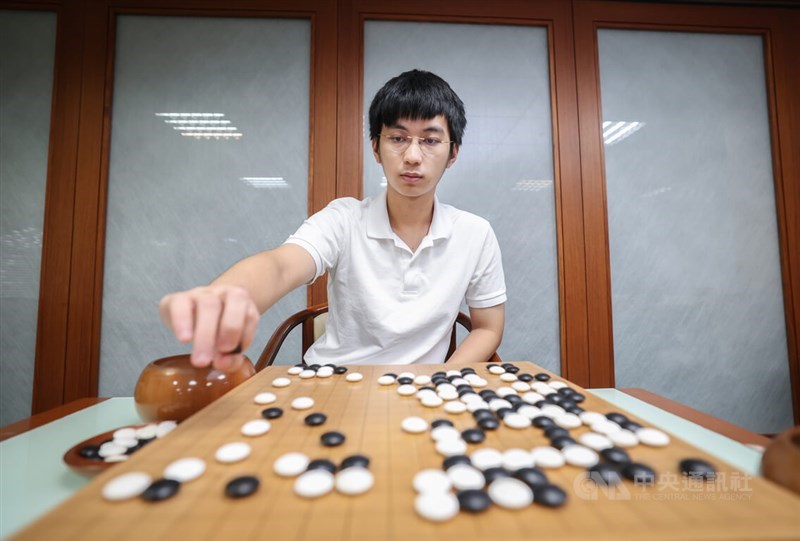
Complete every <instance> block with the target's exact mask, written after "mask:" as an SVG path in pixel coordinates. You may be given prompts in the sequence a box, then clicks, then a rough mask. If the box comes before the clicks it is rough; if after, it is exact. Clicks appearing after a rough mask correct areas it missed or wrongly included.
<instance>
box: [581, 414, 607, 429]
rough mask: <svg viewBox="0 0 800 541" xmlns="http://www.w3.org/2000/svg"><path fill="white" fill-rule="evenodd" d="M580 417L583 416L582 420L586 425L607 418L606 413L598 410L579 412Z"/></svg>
mask: <svg viewBox="0 0 800 541" xmlns="http://www.w3.org/2000/svg"><path fill="white" fill-rule="evenodd" d="M578 417H580V418H581V421H582V422H583V424H585V425H586V426H592V425H593V424H595V423H599V422H601V421H606V420H607V419H606V416H605V415H603V414H602V413H598V412H596V411H584V412H581V413H580V414H578Z"/></svg>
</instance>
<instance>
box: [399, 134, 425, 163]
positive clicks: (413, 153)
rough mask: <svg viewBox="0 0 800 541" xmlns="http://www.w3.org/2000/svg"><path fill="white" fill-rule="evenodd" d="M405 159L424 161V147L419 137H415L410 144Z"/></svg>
mask: <svg viewBox="0 0 800 541" xmlns="http://www.w3.org/2000/svg"><path fill="white" fill-rule="evenodd" d="M403 159H404V160H405V161H407V162H409V163H419V162H421V161H422V147H421V146H420V142H419V139H417V138H416V137H414V138H413V139H411V143H410V144H409V145H408V148H407V149H406V151H405V153H404V154H403Z"/></svg>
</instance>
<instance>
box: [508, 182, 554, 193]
mask: <svg viewBox="0 0 800 541" xmlns="http://www.w3.org/2000/svg"><path fill="white" fill-rule="evenodd" d="M552 185H553V181H552V180H520V181H518V182H517V183H516V184H515V185H514V187H513V188H511V189H512V190H513V191H515V192H538V191H541V190H545V189H547V188H550V187H551V186H552Z"/></svg>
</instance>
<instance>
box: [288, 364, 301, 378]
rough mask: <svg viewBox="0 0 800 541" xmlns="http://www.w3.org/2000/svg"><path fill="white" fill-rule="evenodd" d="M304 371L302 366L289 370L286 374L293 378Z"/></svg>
mask: <svg viewBox="0 0 800 541" xmlns="http://www.w3.org/2000/svg"><path fill="white" fill-rule="evenodd" d="M302 371H303V367H302V366H293V367H291V368H290V369H289V370H287V371H286V372H287V373H288V374H289V375H291V376H296V375H298V374H299V373H300V372H302Z"/></svg>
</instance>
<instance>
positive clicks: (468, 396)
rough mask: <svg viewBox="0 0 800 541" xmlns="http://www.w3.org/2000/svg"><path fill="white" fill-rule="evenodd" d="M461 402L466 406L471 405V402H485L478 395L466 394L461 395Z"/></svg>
mask: <svg viewBox="0 0 800 541" xmlns="http://www.w3.org/2000/svg"><path fill="white" fill-rule="evenodd" d="M461 401H462V402H463V403H465V404H469V403H470V402H483V401H484V400H483V397H481V395H479V394H478V393H464V394H463V395H461Z"/></svg>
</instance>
